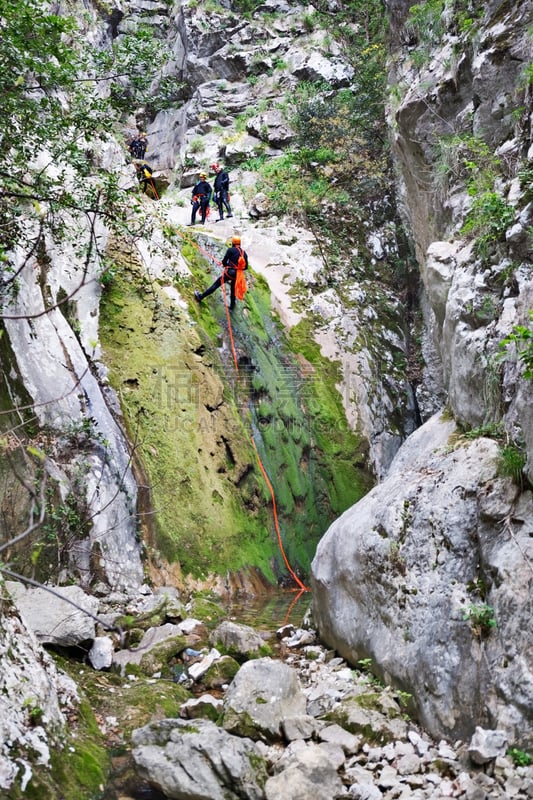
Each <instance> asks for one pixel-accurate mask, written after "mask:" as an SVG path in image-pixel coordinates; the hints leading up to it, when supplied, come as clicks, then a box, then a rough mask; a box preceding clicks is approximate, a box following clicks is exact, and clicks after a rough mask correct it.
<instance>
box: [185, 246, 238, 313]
mask: <svg viewBox="0 0 533 800" xmlns="http://www.w3.org/2000/svg"><path fill="white" fill-rule="evenodd" d="M222 266H223V267H224V270H223V272H222V274H221V275H219V277H218V278H217V279H216V281H214V283H212V284H211V286H210V287H209V288H208V289H206V290H205V291H204V292H199V291H198V290H196V291H195V292H194V298H195V300H197V302H198V303H201V302H202V300H203V299H204V298H205V297H208V295H210V294H213V292H215V291H216V290H217V289H218V288H219V287H220V286H223V285H224V284H225V283H229V285H230V306H229V307H230V311H233V309H234V308H235V300H244V295H245V294H246V291H247V288H248V287H247V286H246V278H245V277H244V271H245V270H246V269H248V254H247V253H246V251H245V250H243V248H242V247H241V237H240V236H238V235H237V234H235V235H234V236H232V238H231V246H230V247H228V249H227V250H226V253H225V254H224V258H223V259H222Z"/></svg>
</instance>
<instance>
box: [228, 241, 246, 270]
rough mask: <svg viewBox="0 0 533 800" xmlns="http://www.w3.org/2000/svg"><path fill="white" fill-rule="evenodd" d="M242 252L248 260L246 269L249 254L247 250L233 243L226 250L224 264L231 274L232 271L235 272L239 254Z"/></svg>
mask: <svg viewBox="0 0 533 800" xmlns="http://www.w3.org/2000/svg"><path fill="white" fill-rule="evenodd" d="M241 252H242V255H243V256H244V260H245V262H246V266H245V268H244V269H248V254H247V253H246V250H242V248H241V249H239V248H238V247H235V246H233V245H232V246H231V247H228V249H227V250H226V254H225V255H224V258H223V259H222V264H223V265H224V266H225V267H226V269H227V270H228V271H229V272H230V274H231V273H232V272H233V274H235V270H236V267H237V262H238V260H239V256H240V255H241Z"/></svg>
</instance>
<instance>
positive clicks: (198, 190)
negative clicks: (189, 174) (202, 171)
mask: <svg viewBox="0 0 533 800" xmlns="http://www.w3.org/2000/svg"><path fill="white" fill-rule="evenodd" d="M212 193H213V190H212V188H211V184H209V183H208V182H207V181H198V183H197V184H196V185H195V186H194V188H193V190H192V196H193V197H196V195H199V196H200V195H205V197H207V201H208V202H209V200H211V195H212Z"/></svg>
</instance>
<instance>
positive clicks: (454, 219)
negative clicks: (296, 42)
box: [389, 2, 533, 476]
mask: <svg viewBox="0 0 533 800" xmlns="http://www.w3.org/2000/svg"><path fill="white" fill-rule="evenodd" d="M410 5H411V4H410V3H404V4H392V5H391V13H392V15H393V20H394V26H393V31H392V35H393V37H394V44H393V50H392V54H391V73H390V80H391V86H390V93H391V98H393V99H391V102H390V109H389V112H390V126H391V141H392V146H393V152H394V156H395V161H396V164H397V165H398V169H399V176H400V189H401V196H402V200H403V211H404V216H405V219H406V221H407V222H408V224H409V227H410V229H411V231H412V235H413V240H414V245H415V247H416V252H417V257H418V261H419V264H420V272H421V277H422V281H423V285H424V290H425V295H426V298H427V303H426V304H425V309H426V322H427V330H428V341H427V343H426V346H427V350H428V355H429V354H430V353H433V354H435V355H436V360H434V359H431V357H428V359H427V363H428V369H430V370H431V372H432V375H431V376H430V377H431V378H433V379H434V380H436V381H437V382H440V384H441V386H442V387H443V389H444V390H445V392H446V394H447V397H448V401H449V404H450V408H451V410H452V413H453V414H454V415H455V416H456V418H457V420H458V421H459V422H460V423H461V424H462V425H465V426H467V427H473V428H476V427H479V426H481V425H483V424H486V423H489V422H499V421H501V420H503V422H504V424H505V427H506V429H507V430H508V431H513V430H514V434H516V435H517V436H518V437H519V438H520V439H521V443H522V444H525V445H526V448H527V452H528V470H529V474H530V476H531V475H533V472H532V469H533V467H532V453H533V451H532V450H531V446H532V443H533V439H532V425H533V419H532V417H531V414H532V407H531V403H530V402H529V401H528V395H529V394H530V392H529V387H530V384H528V383H527V382H524V381H523V380H521V379H520V377H519V375H520V371H519V370H517V369H516V366H515V364H512V363H511V364H509V363H505V364H504V365H501V359H498V352H499V344H500V342H501V340H502V339H503V338H504V336H506V335H507V334H509V332H510V330H511V328H512V326H513V325H517V324H520V325H521V324H527V322H528V311H529V310H530V308H531V300H532V276H531V238H530V234H529V232H528V229H529V227H530V225H531V214H532V209H531V202H530V200H531V197H530V182H531V176H530V175H529V173H528V170H529V169H530V163H531V162H530V158H531V124H530V114H531V89H530V79H529V77H528V72H527V70H528V66H529V64H530V61H531V56H532V42H531V37H530V34H529V27H530V25H531V21H532V13H531V7H530V4H529V3H521V2H517V3H506V2H495V3H490V4H488V5H483V4H480V3H475V4H473V6H472V8H471V9H470V11H468V12H467V10H466V9H465V10H461V9H462V6H460V5H458V6H457V11H456V12H455V13H453V12H452V10H451V9H448V10H447V11H446V12H443V13H442V14H440V7H439V4H429V6H428V7H429V8H433V6H435V8H434V10H433V12H432V13H433V16H431V15H430V14H429V12H428V14H427V15H426V17H425V19H424V24H425V28H424V29H423V28H422V24H421V23H420V28H419V29H418V30H416V29H415V28H414V22H413V15H412V14H411V15H409V13H408V7H409V6H410Z"/></svg>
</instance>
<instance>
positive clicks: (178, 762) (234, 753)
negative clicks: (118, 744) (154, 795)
mask: <svg viewBox="0 0 533 800" xmlns="http://www.w3.org/2000/svg"><path fill="white" fill-rule="evenodd" d="M132 739H133V752H132V755H133V759H134V762H135V765H136V768H137V770H138V772H139V774H140V775H141V776H142V777H143V778H144V779H145V780H147V781H148V782H149V783H150V784H151V785H152V786H153V787H155V788H156V789H158V790H159V791H161V792H163V794H164V795H165V797H168V798H172V799H173V800H187V798H190V800H238V799H239V798H243V797H246V798H248V800H264V793H263V790H262V788H261V784H262V783H263V782H264V779H265V777H266V772H265V769H264V767H263V768H262V767H261V764H262V763H263V760H262V758H261V755H260V753H259V751H258V750H257V747H256V744H255V743H254V742H253V741H251V740H250V739H246V738H240V737H237V736H232V735H231V734H229V733H227V732H226V731H224V730H222V729H221V728H218V727H217V726H216V725H215V724H214V723H213V722H211V721H210V720H203V719H198V720H195V721H194V722H190V721H186V720H179V719H165V720H162V721H161V722H154V723H152V724H151V725H147V726H146V727H144V728H139V729H137V730H135V731H133V734H132ZM252 764H253V767H252Z"/></svg>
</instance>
